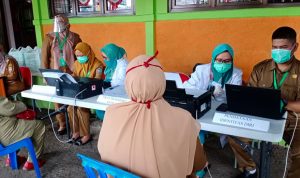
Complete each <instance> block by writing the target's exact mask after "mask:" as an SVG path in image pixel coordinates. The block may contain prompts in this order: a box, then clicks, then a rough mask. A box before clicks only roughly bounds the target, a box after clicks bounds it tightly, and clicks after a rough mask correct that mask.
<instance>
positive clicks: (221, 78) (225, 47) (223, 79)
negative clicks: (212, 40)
mask: <svg viewBox="0 0 300 178" xmlns="http://www.w3.org/2000/svg"><path fill="white" fill-rule="evenodd" d="M224 52H228V53H229V54H230V55H231V57H232V62H233V56H234V52H233V49H232V47H231V46H230V45H229V44H220V45H218V46H217V47H215V49H214V50H213V52H212V59H211V70H212V73H213V81H215V82H218V83H220V84H221V85H222V87H224V85H225V83H227V82H228V81H229V79H230V78H231V76H232V72H233V63H232V65H231V68H230V69H229V70H228V71H227V72H225V73H219V72H218V71H217V70H216V69H215V68H214V63H215V60H216V57H217V56H218V55H219V54H221V53H224Z"/></svg>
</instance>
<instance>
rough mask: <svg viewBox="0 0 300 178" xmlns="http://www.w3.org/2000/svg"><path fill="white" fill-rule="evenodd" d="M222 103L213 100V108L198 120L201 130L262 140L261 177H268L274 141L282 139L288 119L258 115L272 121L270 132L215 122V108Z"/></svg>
mask: <svg viewBox="0 0 300 178" xmlns="http://www.w3.org/2000/svg"><path fill="white" fill-rule="evenodd" d="M220 104H222V103H221V102H217V101H214V100H213V101H212V106H211V109H210V110H209V111H208V112H207V113H205V114H204V115H203V116H202V117H201V118H200V119H198V122H199V123H200V124H201V130H206V131H209V132H215V133H220V134H226V135H232V136H237V137H245V138H250V139H255V140H261V141H262V143H261V151H260V168H259V177H260V178H268V177H269V170H270V161H271V160H270V158H271V153H272V142H279V141H281V139H282V136H283V132H284V128H285V121H286V120H273V119H267V118H261V117H258V118H259V119H261V120H266V121H270V128H269V131H268V132H263V131H256V130H250V129H244V128H240V127H233V126H227V125H222V124H218V123H214V122H213V121H212V120H213V116H214V113H215V110H216V108H217V107H218V106H219V105H220ZM229 113H230V112H229ZM230 114H232V113H230ZM234 114H236V113H234Z"/></svg>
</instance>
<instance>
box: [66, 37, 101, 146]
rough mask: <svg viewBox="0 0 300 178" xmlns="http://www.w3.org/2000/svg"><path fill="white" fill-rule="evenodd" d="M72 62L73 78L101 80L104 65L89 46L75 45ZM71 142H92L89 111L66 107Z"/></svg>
mask: <svg viewBox="0 0 300 178" xmlns="http://www.w3.org/2000/svg"><path fill="white" fill-rule="evenodd" d="M74 51H75V55H76V58H77V60H76V61H75V62H74V70H73V76H74V77H87V78H97V79H101V77H102V73H103V67H104V65H103V64H102V62H101V61H100V60H98V59H97V58H96V57H95V53H94V52H93V50H92V49H91V47H90V45H88V44H87V43H84V42H80V43H78V44H77V45H76V47H75V49H74ZM68 114H69V118H70V126H71V130H72V140H71V141H70V143H74V144H75V145H84V144H86V143H88V142H89V141H90V140H92V137H91V135H90V121H89V119H90V109H88V108H81V107H74V106H69V107H68Z"/></svg>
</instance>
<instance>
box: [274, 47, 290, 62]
mask: <svg viewBox="0 0 300 178" xmlns="http://www.w3.org/2000/svg"><path fill="white" fill-rule="evenodd" d="M272 58H273V60H274V61H275V62H276V63H278V64H282V63H285V62H287V61H289V60H290V59H291V50H288V49H272Z"/></svg>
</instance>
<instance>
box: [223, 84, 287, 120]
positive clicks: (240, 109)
mask: <svg viewBox="0 0 300 178" xmlns="http://www.w3.org/2000/svg"><path fill="white" fill-rule="evenodd" d="M225 89H226V98H227V107H228V108H227V109H228V111H231V112H236V113H241V114H247V115H254V116H259V117H264V118H270V119H283V113H284V112H285V111H283V112H281V111H280V102H281V92H280V90H275V89H267V88H258V87H249V86H239V85H230V84H226V85H225Z"/></svg>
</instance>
